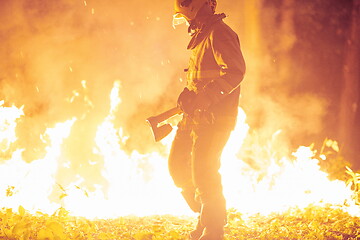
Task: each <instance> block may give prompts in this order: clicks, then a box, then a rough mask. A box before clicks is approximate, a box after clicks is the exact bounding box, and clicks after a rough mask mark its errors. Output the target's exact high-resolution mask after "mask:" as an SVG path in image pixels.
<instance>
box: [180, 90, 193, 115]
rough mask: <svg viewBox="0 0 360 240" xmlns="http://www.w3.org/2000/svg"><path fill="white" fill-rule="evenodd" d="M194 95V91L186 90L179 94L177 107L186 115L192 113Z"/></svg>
mask: <svg viewBox="0 0 360 240" xmlns="http://www.w3.org/2000/svg"><path fill="white" fill-rule="evenodd" d="M195 97H196V94H195V92H194V91H190V90H189V89H188V88H184V90H183V91H182V92H181V93H180V95H179V97H178V100H177V105H178V107H179V108H180V109H181V110H182V111H183V112H184V113H186V114H188V115H192V114H193V113H194V99H195Z"/></svg>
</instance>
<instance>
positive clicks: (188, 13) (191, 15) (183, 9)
mask: <svg viewBox="0 0 360 240" xmlns="http://www.w3.org/2000/svg"><path fill="white" fill-rule="evenodd" d="M205 3H207V4H209V6H210V7H211V9H212V10H213V12H215V8H216V5H217V2H216V0H175V14H176V13H180V14H182V15H184V16H185V17H186V18H187V19H188V20H193V19H195V17H196V15H197V13H198V12H199V10H200V8H201V7H202V6H203V5H204V4H205Z"/></svg>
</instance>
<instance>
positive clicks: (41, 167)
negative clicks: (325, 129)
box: [0, 81, 352, 218]
mask: <svg viewBox="0 0 360 240" xmlns="http://www.w3.org/2000/svg"><path fill="white" fill-rule="evenodd" d="M82 85H83V88H84V89H85V88H86V82H83V83H82ZM120 88H121V84H120V82H119V81H116V82H115V83H114V86H113V88H112V90H111V93H110V109H109V111H108V114H107V116H105V117H104V120H103V122H102V123H101V124H100V125H99V126H97V131H96V136H95V139H94V142H95V145H94V146H93V153H92V154H94V155H96V156H99V157H100V159H101V160H102V161H103V162H102V163H103V164H102V165H101V166H103V167H102V168H101V169H99V171H101V175H102V176H103V177H104V179H105V181H106V183H100V182H99V183H98V184H95V185H94V189H91V190H89V189H88V188H86V187H84V186H83V184H84V183H85V182H86V181H87V180H88V179H86V178H84V177H82V176H80V175H78V176H77V179H76V180H75V181H73V182H71V183H70V184H67V185H66V186H63V185H60V184H59V183H58V182H57V179H56V176H57V174H58V173H59V171H60V170H61V168H70V167H71V164H70V163H65V164H59V163H60V160H61V159H62V158H63V156H62V152H61V146H62V144H63V141H64V139H67V138H71V137H72V136H71V128H72V126H73V125H74V123H75V122H76V121H78V119H76V118H73V119H71V120H68V121H65V122H63V123H58V124H56V125H55V126H54V127H52V128H48V129H47V130H46V132H45V135H44V136H43V137H42V138H43V139H44V141H45V142H46V143H47V148H46V155H45V157H44V158H43V159H37V160H34V161H32V162H30V163H27V162H25V161H24V160H23V159H22V157H21V152H22V151H23V149H16V148H15V147H14V146H13V145H14V144H15V141H16V134H15V130H16V123H17V120H18V119H19V118H22V117H26V116H24V113H23V111H22V107H21V108H16V107H14V106H13V107H2V105H3V104H4V102H1V104H0V107H1V108H0V116H1V118H0V130H1V135H0V136H1V138H0V144H1V145H0V146H1V149H0V150H1V151H2V152H3V153H4V152H6V151H7V152H9V149H10V147H12V148H11V149H15V150H13V151H11V154H10V155H11V156H10V157H2V159H1V164H0V176H1V182H0V202H1V207H8V208H14V209H17V208H18V207H19V206H20V205H21V206H23V207H24V208H26V209H27V210H30V211H33V212H35V211H38V210H40V211H42V212H48V213H51V212H54V211H55V210H56V209H58V208H59V207H64V208H65V209H67V210H68V211H69V212H70V213H71V214H72V215H77V216H85V217H88V218H95V217H101V218H107V217H116V216H120V215H128V214H136V215H149V214H165V213H170V214H178V215H183V214H191V212H190V210H189V209H188V207H187V205H186V204H185V202H184V201H183V199H182V198H181V195H180V193H179V191H178V189H176V188H175V186H174V185H173V182H172V180H171V178H170V176H169V174H168V170H167V153H163V155H161V154H160V153H158V152H151V153H147V154H140V153H139V152H138V151H133V152H131V153H128V152H126V151H125V150H124V146H125V144H126V142H127V140H128V138H127V136H124V134H123V130H122V128H120V129H117V128H116V127H115V125H114V121H115V116H116V114H117V113H118V112H119V111H121V102H122V101H121V98H120V94H119V93H120ZM25 107H26V106H25ZM245 119H246V116H245V113H244V111H242V109H239V117H238V124H237V126H236V129H235V130H234V132H233V134H232V136H231V138H230V140H229V142H228V144H227V146H226V148H225V150H224V153H223V157H222V168H221V172H222V175H223V185H224V192H225V196H226V199H227V203H228V207H229V208H230V207H232V208H236V209H238V210H239V211H240V212H242V213H248V214H253V213H262V214H268V213H270V212H273V211H283V210H286V209H288V208H289V207H294V206H297V207H301V208H302V207H306V206H307V205H309V204H326V203H331V204H335V205H337V204H338V205H341V206H344V203H345V202H347V204H350V205H351V202H352V201H351V194H352V192H351V190H350V189H349V188H348V187H346V185H345V183H344V182H342V181H330V180H329V179H328V178H327V174H326V173H325V172H322V171H321V170H320V167H319V165H318V160H317V159H316V158H314V152H313V151H312V150H311V148H309V147H300V148H299V149H298V150H297V151H296V152H295V153H294V154H293V158H294V159H288V158H285V157H282V158H280V159H276V158H275V157H274V156H275V155H276V154H272V155H271V156H273V157H271V158H270V159H267V160H266V163H267V164H264V166H263V167H262V168H261V170H259V169H254V168H252V167H251V166H249V165H248V164H247V163H246V162H244V161H242V160H241V159H240V158H241V157H239V156H238V155H239V154H238V153H239V151H240V148H241V146H242V143H243V141H244V139H245V138H246V137H249V136H248V134H247V132H248V130H249V127H248V126H247V124H246V123H245ZM173 133H174V132H173ZM173 136H174V135H173V134H172V135H170V136H168V137H167V138H165V139H164V140H163V141H162V144H164V146H165V147H166V149H167V152H168V150H169V148H170V144H171V140H172V138H173ZM139 144H144V143H139ZM8 155H9V154H8ZM322 157H324V156H322ZM259 160H261V159H259ZM260 162H261V161H260ZM89 164H90V165H96V164H97V162H96V161H91V160H89ZM58 188H61V191H62V194H61V196H58V197H57V198H56V199H55V200H54V199H53V198H51V200H50V195H51V194H53V191H54V189H58ZM349 209H350V208H349Z"/></svg>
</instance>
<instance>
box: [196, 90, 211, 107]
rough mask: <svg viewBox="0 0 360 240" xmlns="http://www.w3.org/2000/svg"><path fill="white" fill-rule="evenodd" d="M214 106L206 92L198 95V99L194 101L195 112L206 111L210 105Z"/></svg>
mask: <svg viewBox="0 0 360 240" xmlns="http://www.w3.org/2000/svg"><path fill="white" fill-rule="evenodd" d="M211 104H212V100H211V98H210V97H209V96H208V95H207V93H206V92H204V91H201V92H199V93H198V94H196V97H195V99H194V101H193V108H194V111H200V112H203V111H206V110H207V109H208V108H209V107H210V105H211Z"/></svg>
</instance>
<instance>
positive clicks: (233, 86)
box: [169, 0, 245, 240]
mask: <svg viewBox="0 0 360 240" xmlns="http://www.w3.org/2000/svg"><path fill="white" fill-rule="evenodd" d="M216 5H217V2H216V0H175V15H174V18H173V25H178V24H180V23H183V22H186V23H188V25H189V28H188V32H189V34H190V35H191V36H192V38H191V40H190V43H189V45H188V50H191V52H192V54H191V57H190V61H189V65H188V69H186V70H185V71H186V76H187V84H186V87H185V88H184V90H183V91H182V92H181V93H180V95H179V97H178V100H177V104H178V106H179V107H180V108H181V109H182V111H183V112H184V114H183V118H182V120H181V121H180V122H179V124H178V130H177V132H176V135H175V138H174V141H173V143H172V147H171V150H170V155H169V171H170V174H171V176H172V178H173V181H174V183H175V185H176V186H177V187H179V188H181V189H182V195H183V197H184V199H185V200H186V202H187V203H188V205H189V207H190V208H191V209H192V210H193V211H194V212H198V213H199V221H198V223H197V226H196V228H195V230H194V231H192V232H191V233H190V236H189V238H190V239H196V240H198V239H199V240H219V239H223V237H224V225H225V224H226V201H225V198H224V195H223V190H222V184H221V175H220V173H219V168H220V156H221V153H222V150H223V148H224V146H225V144H226V142H227V141H228V138H229V136H230V133H231V131H232V130H233V129H234V127H235V124H236V119H237V111H238V104H239V95H240V83H241V81H242V79H243V77H244V74H245V62H244V58H243V55H242V52H241V50H240V42H239V39H238V36H237V34H236V33H235V32H234V31H233V30H232V29H231V28H230V27H229V26H228V25H226V24H225V23H224V22H223V19H224V18H225V17H226V16H225V14H223V13H222V14H215V8H216Z"/></svg>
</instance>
